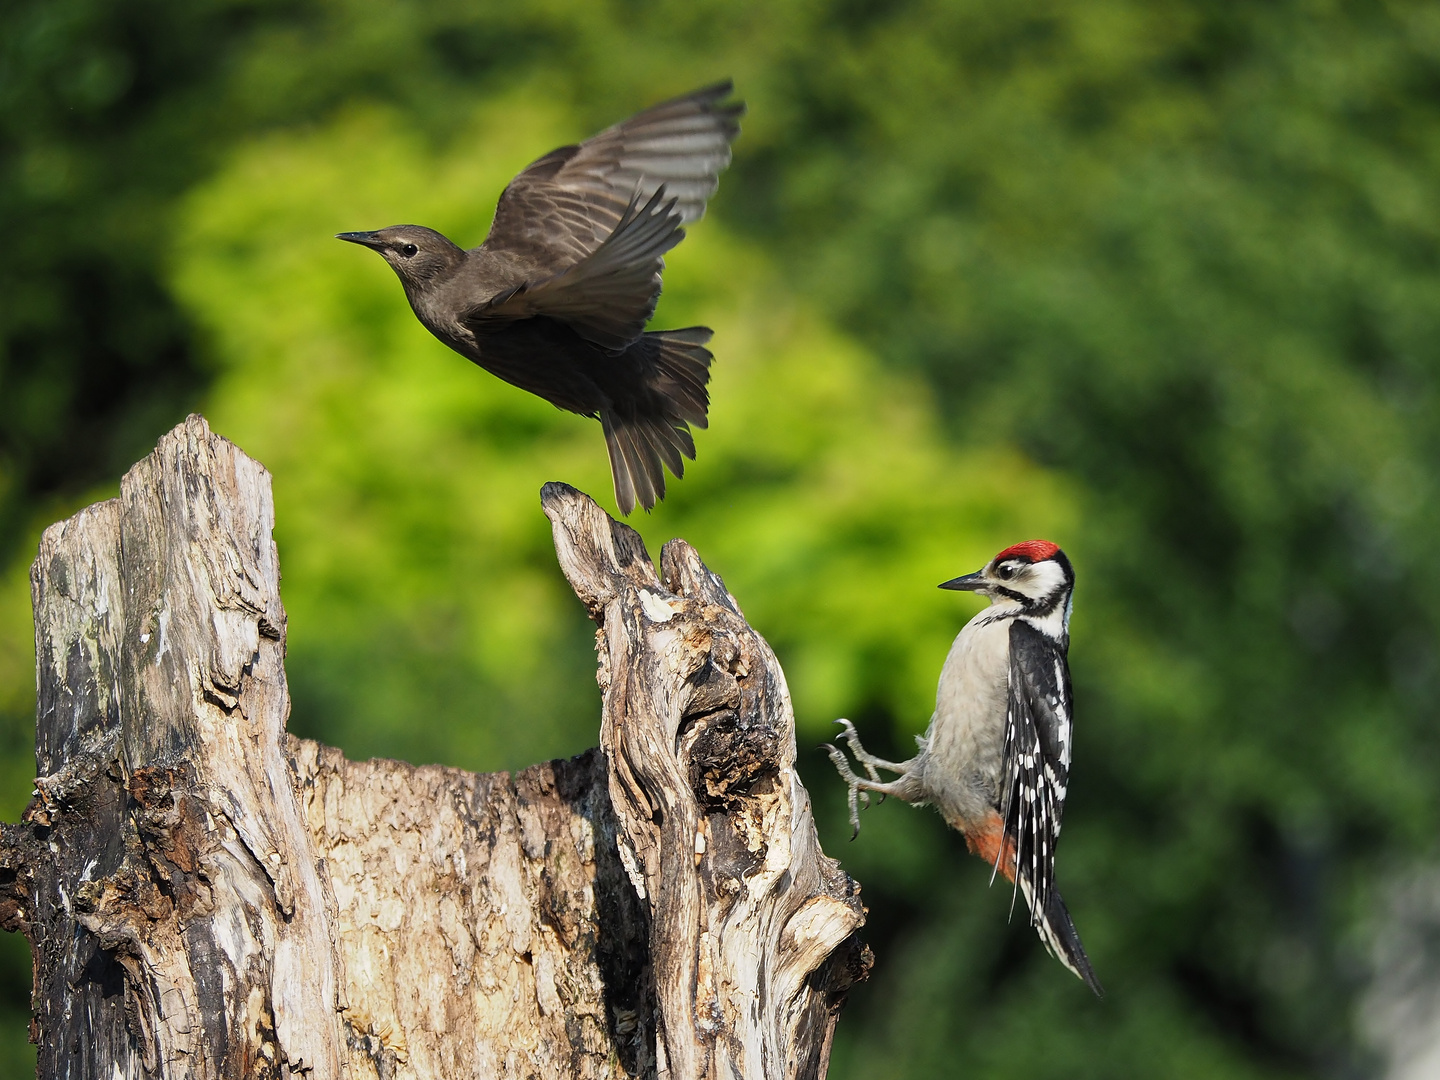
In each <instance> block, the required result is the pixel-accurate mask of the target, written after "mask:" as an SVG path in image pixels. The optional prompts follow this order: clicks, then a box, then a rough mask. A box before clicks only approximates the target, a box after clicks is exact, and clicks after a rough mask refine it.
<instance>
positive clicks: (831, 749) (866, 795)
mask: <svg viewBox="0 0 1440 1080" xmlns="http://www.w3.org/2000/svg"><path fill="white" fill-rule="evenodd" d="M835 722H836V723H837V724H839V725H840V726H841V727H842V728H843V730H842V731H841V732H840V737H841V738H842V739H844V740H845V741H846V742H847V743H849V744H850V753H851V754H852V755H854V758H855V760H856V761H858V762H859V763H860V766H861V768H863V769H864V770H865V775H864V776H863V777H862V776H857V775H856V773H855V770H854V769H852V768H851V767H850V761H849V759H847V758H846V757H845V753H844V751H842V750H841V749H840V748H839V747H837V746H835V745H834V744H833V743H826V744H825V749H826V751H827V752H828V753H829V754H830V761H831V764H833V765H834V766H835V771H836V772H838V773H839V774H840V779H842V780H844V781H845V785H846V787H848V788H849V791H848V792H847V793H846V803H847V804H848V805H849V807H850V826H851V828H852V829H853V830H854V831H853V832H851V834H850V839H851V840H854V839H855V837H857V836H859V835H860V807H861V806H862V805H863V806H865V807H867V808H868V807H869V806H870V793H871V792H872V791H873V792H875V793H876V794H877V795H879V796H880V798H881V799H884V798H885V796H886V795H895V796H897V797H899V798H902V799H903V798H905V796H906V793H908V789H902V785H904V783H905V781H906V780H907V779H909V772H910V766H909V763H908V762H895V761H886V760H885V759H884V758H878V757H876V756H875V755H874V754H871V753H869V752H868V751H867V750H866V749H865V747H863V746H861V745H860V736H859V735H858V734H857V733H856V731H855V725H854V724H852V723H850V721H849V720H836V721H835ZM877 769H884V770H885V771H886V772H893V773H899V778H898V779H896V780H893V781H891V782H890V783H888V784H887V783H885V782H884V781H882V780H881V779H880V774H879V773H878V772H877V771H876V770H877ZM907 801H908V800H907Z"/></svg>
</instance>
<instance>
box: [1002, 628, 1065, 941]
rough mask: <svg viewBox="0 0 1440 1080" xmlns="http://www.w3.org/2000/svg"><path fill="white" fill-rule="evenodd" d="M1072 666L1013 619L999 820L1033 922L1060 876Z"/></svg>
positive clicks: (1046, 639) (1044, 639) (1055, 645)
mask: <svg viewBox="0 0 1440 1080" xmlns="http://www.w3.org/2000/svg"><path fill="white" fill-rule="evenodd" d="M1070 746H1071V692H1070V666H1069V664H1068V662H1067V661H1066V658H1065V650H1064V648H1062V647H1061V645H1060V644H1059V643H1058V642H1056V641H1055V640H1053V639H1052V638H1049V637H1047V636H1046V635H1045V634H1042V633H1041V632H1040V631H1039V630H1036V629H1035V628H1034V627H1033V626H1031V625H1030V624H1029V623H1027V622H1025V621H1024V620H1023V619H1015V620H1014V621H1013V622H1011V624H1010V679H1009V703H1008V707H1007V709H1006V714H1005V757H1004V773H1005V777H1006V783H1005V787H1004V789H1003V790H1002V795H1001V797H1002V801H1003V804H1004V805H1003V806H1002V807H1001V817H1002V818H1003V819H1004V821H1005V831H1006V835H1007V837H1009V838H1011V839H1012V841H1013V843H1014V845H1015V858H1016V863H1017V866H1016V870H1017V876H1019V877H1023V878H1025V879H1027V880H1028V882H1029V883H1030V886H1031V887H1030V889H1028V890H1026V893H1027V896H1028V897H1029V899H1030V902H1031V916H1032V921H1033V920H1034V919H1037V918H1039V917H1040V915H1041V913H1043V912H1045V911H1046V909H1047V907H1048V905H1049V901H1050V892H1051V890H1052V888H1053V887H1054V880H1055V842H1056V840H1057V839H1058V838H1059V836H1060V818H1061V815H1062V814H1063V813H1064V811H1065V785H1066V784H1067V783H1068V782H1069V778H1070Z"/></svg>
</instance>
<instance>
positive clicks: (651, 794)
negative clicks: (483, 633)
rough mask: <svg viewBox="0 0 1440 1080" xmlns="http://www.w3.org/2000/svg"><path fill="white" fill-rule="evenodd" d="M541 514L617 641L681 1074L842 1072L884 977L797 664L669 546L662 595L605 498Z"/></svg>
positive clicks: (639, 875) (622, 806) (667, 1010)
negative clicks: (836, 856)
mask: <svg viewBox="0 0 1440 1080" xmlns="http://www.w3.org/2000/svg"><path fill="white" fill-rule="evenodd" d="M541 503H542V505H543V506H544V507H545V513H546V514H547V515H549V517H550V520H551V522H552V524H553V525H554V532H555V551H556V554H557V556H558V558H559V560H560V566H561V569H563V570H564V571H565V574H566V576H567V577H568V578H569V579H570V585H571V587H572V588H574V590H575V593H576V595H577V596H579V597H580V599H581V601H582V602H583V603H584V604H585V606H586V609H587V610H588V611H589V612H590V615H591V617H592V618H593V619H594V620H595V622H596V624H597V625H598V626H599V628H600V629H599V633H598V635H597V651H598V653H599V655H600V675H599V681H600V688H601V690H602V691H603V693H604V706H603V711H602V716H601V721H600V747H601V749H602V750H603V751H604V752H605V756H606V758H607V760H608V761H609V763H610V799H611V802H612V804H613V805H614V808H615V813H616V816H617V818H618V819H619V822H620V831H619V839H620V850H621V858H622V859H623V860H624V862H625V865H626V867H627V868H628V869H629V870H630V872H631V873H632V875H633V877H634V879H635V888H636V891H637V892H639V893H640V894H641V895H643V896H645V897H647V898H648V900H649V905H650V913H651V918H652V920H653V925H652V928H651V937H650V941H651V955H652V962H653V965H654V970H655V987H656V995H657V997H658V1002H659V1022H660V1032H659V1037H658V1038H657V1040H656V1047H657V1057H659V1058H660V1069H661V1075H666V1073H667V1071H668V1074H669V1075H672V1076H675V1077H687V1078H688V1077H716V1078H719V1077H726V1078H729V1077H737V1076H740V1077H746V1078H762V1077H763V1078H771V1077H775V1078H779V1077H820V1076H823V1075H824V1074H825V1069H826V1066H827V1064H828V1062H829V1054H830V1039H831V1036H832V1035H833V1033H834V1028H835V1021H836V1018H837V1016H838V1012H839V1007H840V1004H841V1001H842V1000H843V997H844V993H845V991H846V990H847V989H848V988H849V987H850V986H851V985H852V984H853V983H854V981H855V980H856V979H857V978H859V977H861V976H863V974H864V972H865V969H866V966H867V964H868V958H867V957H866V955H865V954H864V953H863V952H862V950H861V948H860V946H859V945H858V943H857V942H856V939H855V938H854V936H853V935H854V934H855V931H856V930H857V929H858V928H859V927H860V925H861V923H862V922H863V921H864V915H863V909H862V908H861V906H860V899H859V895H858V890H857V888H856V886H855V883H854V882H853V881H851V880H850V878H849V877H848V876H846V874H845V873H844V872H843V871H842V870H841V869H840V867H839V864H838V863H836V862H835V861H834V860H833V859H830V858H827V857H826V856H825V855H824V854H823V853H822V852H821V850H820V845H819V842H818V840H817V839H816V835H815V823H814V820H813V819H812V817H811V814H810V799H809V796H808V795H807V794H806V791H805V788H804V787H803V786H802V785H801V783H800V778H799V775H798V774H797V773H796V771H795V720H794V716H793V714H792V712H791V707H790V693H789V691H788V690H787V689H786V686H785V676H784V674H783V673H782V672H781V670H780V665H779V663H778V661H776V659H775V655H774V653H772V652H771V651H770V647H769V646H768V645H767V644H766V643H765V641H764V639H763V638H761V637H760V635H759V634H757V633H756V632H755V631H754V630H752V629H751V628H750V626H749V625H748V624H747V623H746V622H745V617H744V616H743V615H742V614H741V612H740V607H739V605H738V604H737V603H736V602H735V598H734V597H733V596H731V595H730V593H729V592H728V591H726V589H725V585H724V583H723V582H722V581H721V580H720V578H719V577H718V576H716V575H715V574H713V573H711V572H710V570H709V569H707V568H706V566H705V564H704V563H703V562H701V561H700V557H699V555H697V554H696V553H695V550H694V549H693V548H691V547H690V545H689V544H687V543H685V542H684V541H683V540H672V541H670V543H668V544H666V545H665V548H664V550H663V551H662V553H661V560H660V562H661V573H662V575H663V580H662V577H661V576H657V575H656V573H655V567H654V566H653V565H652V564H651V562H650V559H649V557H648V556H647V555H646V552H645V548H644V545H643V543H642V542H641V540H640V537H639V534H638V533H636V532H635V531H634V530H633V529H631V528H629V527H628V526H626V525H623V524H621V523H619V522H616V521H613V520H611V519H610V518H609V517H608V516H607V515H606V514H605V513H604V512H603V511H602V510H601V509H600V508H599V507H598V506H597V505H596V504H595V503H594V502H593V501H592V500H591V499H590V498H589V497H588V496H586V495H583V494H581V493H580V492H578V491H576V490H575V489H574V488H572V487H569V486H567V485H565V484H546V485H545V487H544V489H543V490H542V492H541ZM842 943H847V947H846V948H843V949H842V948H840V946H841V945H842Z"/></svg>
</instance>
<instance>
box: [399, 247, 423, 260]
mask: <svg viewBox="0 0 1440 1080" xmlns="http://www.w3.org/2000/svg"><path fill="white" fill-rule="evenodd" d="M419 250H420V249H419V248H418V247H416V246H415V245H414V244H401V245H400V254H401V255H404V256H405V258H407V259H409V258H413V257H414V255H415V253H416V252H418V251H419Z"/></svg>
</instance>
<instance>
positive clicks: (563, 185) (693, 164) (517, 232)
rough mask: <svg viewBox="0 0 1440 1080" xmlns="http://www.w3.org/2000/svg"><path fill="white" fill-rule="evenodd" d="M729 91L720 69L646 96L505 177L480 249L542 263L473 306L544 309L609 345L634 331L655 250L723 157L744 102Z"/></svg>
mask: <svg viewBox="0 0 1440 1080" xmlns="http://www.w3.org/2000/svg"><path fill="white" fill-rule="evenodd" d="M730 91H731V84H730V83H729V82H728V81H727V82H723V83H718V84H716V85H715V86H710V87H706V88H705V89H703V90H697V91H695V92H693V93H691V94H687V95H685V96H684V97H680V98H676V99H674V100H673V101H667V102H664V103H663V104H660V105H656V106H655V107H654V108H651V109H646V110H645V111H644V112H642V113H639V114H637V115H635V116H632V117H631V118H630V119H628V120H626V121H624V122H623V123H620V124H616V125H615V126H614V127H612V128H608V129H607V130H605V131H602V132H601V133H600V134H599V135H596V136H595V137H593V138H591V139H587V140H586V141H585V142H583V143H581V144H580V145H578V146H564V147H561V148H560V149H558V150H552V151H551V152H550V153H548V154H546V155H545V156H544V157H542V158H540V160H538V161H536V162H534V163H533V164H532V165H530V166H529V167H527V168H526V169H525V170H524V171H523V172H522V173H520V175H519V176H517V177H515V179H514V180H512V181H511V182H510V185H509V186H508V187H507V188H506V189H505V192H504V194H503V195H501V196H500V203H499V205H498V206H497V207H496V210H495V222H494V224H493V225H492V226H491V229H490V235H489V236H488V237H486V238H485V242H484V244H482V245H481V249H482V250H486V251H492V252H504V253H506V254H508V255H510V256H513V257H516V258H517V260H518V261H519V262H520V264H521V265H531V266H535V267H540V268H543V269H541V270H539V271H537V272H536V273H535V274H534V275H533V277H534V280H529V281H526V282H525V283H524V284H523V285H521V286H520V287H518V288H517V289H514V290H511V291H509V292H507V293H506V294H502V295H501V296H498V297H495V298H494V299H492V300H490V301H489V302H488V303H487V304H486V305H485V306H484V308H483V309H477V311H476V312H475V313H474V315H475V317H477V318H482V319H489V318H495V319H514V318H526V317H528V316H531V315H537V314H547V315H554V316H556V317H560V318H564V319H565V320H566V321H567V322H569V323H570V324H571V325H572V326H574V328H575V329H576V330H577V331H578V332H579V333H580V334H581V335H582V336H583V337H585V338H587V339H588V340H591V341H593V342H595V343H596V344H597V345H601V346H603V347H605V348H608V349H619V348H623V347H624V346H625V345H627V344H629V343H630V342H632V341H634V340H635V338H637V337H638V336H639V335H640V333H641V332H642V331H643V330H644V328H645V323H646V322H648V321H649V319H650V316H651V315H652V314H653V313H654V310H655V301H656V299H657V298H658V297H659V295H660V272H661V270H662V269H663V268H664V261H663V258H662V256H663V255H664V253H665V252H666V251H668V250H669V249H670V248H672V247H674V246H675V245H676V244H678V243H679V242H680V240H681V239H682V238H683V237H684V235H685V233H684V230H683V228H682V226H683V225H685V224H686V223H687V222H691V221H695V220H696V219H698V218H699V217H700V216H701V215H702V214H704V212H705V201H706V200H707V199H708V198H709V197H710V196H711V195H713V194H714V193H715V188H716V187H717V186H718V184H719V174H720V170H721V169H723V168H725V166H726V165H728V164H729V163H730V142H731V140H732V139H734V138H735V136H736V134H737V133H738V132H739V130H740V124H739V118H740V116H741V115H742V114H743V112H744V111H745V109H744V106H743V105H740V104H733V103H732V104H726V103H724V101H723V99H724V98H726V97H727V96H729V94H730Z"/></svg>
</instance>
